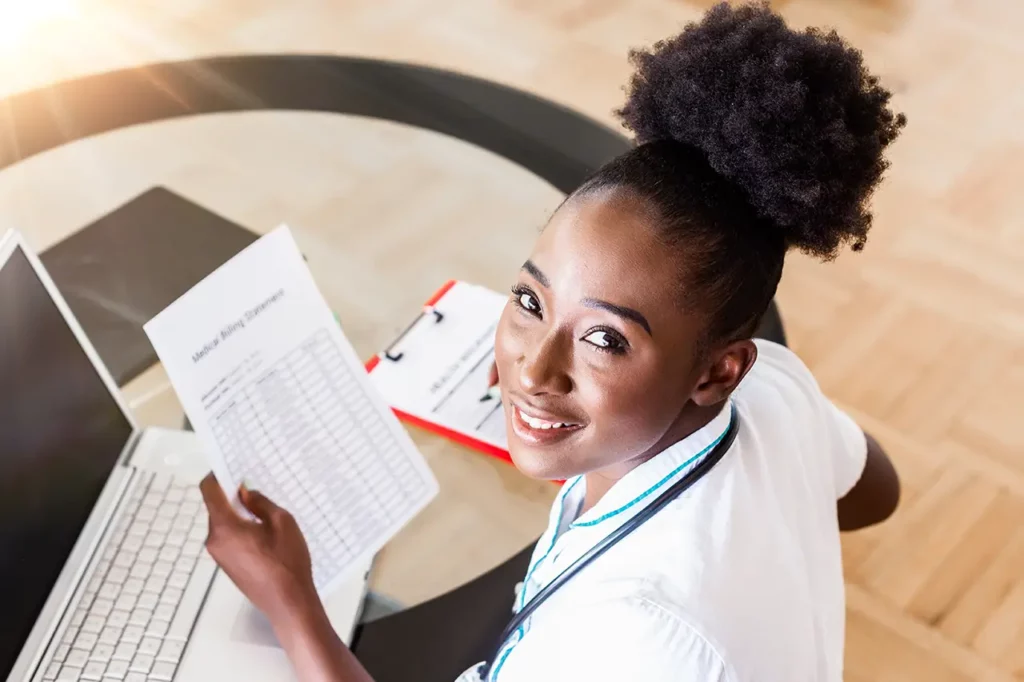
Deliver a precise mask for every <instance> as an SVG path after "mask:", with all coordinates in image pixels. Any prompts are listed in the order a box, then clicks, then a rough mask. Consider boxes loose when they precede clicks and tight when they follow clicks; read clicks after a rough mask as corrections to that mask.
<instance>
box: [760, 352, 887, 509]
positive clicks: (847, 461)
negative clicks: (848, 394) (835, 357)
mask: <svg viewBox="0 0 1024 682" xmlns="http://www.w3.org/2000/svg"><path fill="white" fill-rule="evenodd" d="M757 350H758V362H759V363H760V362H765V363H767V364H769V365H771V366H772V368H774V369H775V370H776V371H778V372H781V373H782V374H783V375H785V377H787V378H788V379H790V380H791V381H793V382H794V383H795V384H796V385H797V386H799V388H800V390H801V393H802V394H804V395H805V396H807V397H808V398H809V400H810V404H809V408H810V414H809V415H808V419H814V420H816V421H818V422H819V423H818V424H816V425H815V426H817V427H818V428H820V429H824V439H825V442H826V446H827V448H828V451H829V452H828V454H829V455H830V461H831V464H832V474H833V483H834V485H835V495H836V499H837V500H838V499H840V498H842V497H843V496H845V495H846V493H848V492H850V490H851V489H852V488H853V486H855V485H856V484H857V481H859V480H860V477H861V474H863V473H864V465H865V464H866V463H867V454H868V443H867V438H866V437H865V436H864V431H863V430H862V429H861V428H860V426H858V425H857V423H856V422H854V421H853V419H852V418H850V416H849V415H848V414H846V413H845V412H843V411H842V410H840V409H839V408H838V407H836V406H835V404H833V403H832V401H831V400H829V399H828V398H827V397H826V396H825V394H824V393H822V391H821V388H820V387H819V386H818V382H817V381H816V380H815V378H814V375H813V374H811V370H810V369H808V368H807V365H805V364H804V362H803V360H801V359H800V358H799V357H798V356H797V355H796V353H794V352H793V351H791V350H789V349H788V348H785V347H784V346H780V345H778V344H776V343H772V342H770V341H763V340H758V341H757Z"/></svg>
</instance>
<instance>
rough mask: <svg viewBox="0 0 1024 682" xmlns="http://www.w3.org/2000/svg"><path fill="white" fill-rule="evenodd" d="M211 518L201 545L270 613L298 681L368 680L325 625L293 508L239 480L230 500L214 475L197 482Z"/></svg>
mask: <svg viewBox="0 0 1024 682" xmlns="http://www.w3.org/2000/svg"><path fill="white" fill-rule="evenodd" d="M200 489H201V490H202V493H203V500H204V501H205V502H206V508H207V511H208V512H209V518H210V533H209V536H208V537H207V540H206V548H207V550H208V551H209V552H210V556H212V557H213V558H214V560H215V561H216V562H217V564H218V565H219V566H220V567H221V569H222V570H223V571H224V572H225V573H226V574H227V576H228V577H229V578H231V580H232V582H234V583H235V585H237V586H238V589H239V590H241V591H242V593H243V594H244V595H245V596H246V597H248V598H249V600H250V601H251V602H252V603H253V604H254V605H255V606H256V608H258V609H259V610H260V611H262V612H263V613H264V614H265V615H266V616H267V618H268V619H269V620H270V623H271V625H272V626H273V628H274V633H275V634H276V635H277V639H278V641H279V642H280V643H281V646H283V647H284V650H285V653H287V654H288V658H289V659H290V660H291V662H292V665H293V666H294V667H295V671H296V674H297V675H298V678H299V679H300V680H302V682H373V679H372V678H371V677H370V675H369V673H367V672H366V669H365V668H363V666H362V665H361V664H360V663H359V661H358V660H356V657H355V656H353V655H352V652H351V651H349V650H348V647H346V646H345V644H344V643H343V642H342V641H341V639H340V638H339V637H338V635H337V633H335V632H334V628H333V627H331V623H330V620H329V619H328V618H327V612H326V611H325V610H324V607H323V604H322V603H321V602H320V598H319V596H317V593H316V588H315V586H314V584H313V569H312V566H311V562H310V557H309V548H308V547H307V546H306V540H305V538H303V537H302V531H300V530H299V526H298V524H297V523H296V522H295V519H294V518H292V515H291V514H289V513H288V512H287V511H285V510H284V509H281V508H280V507H278V506H277V505H276V504H274V503H273V502H271V501H270V500H268V499H267V498H266V497H264V496H263V495H261V494H260V493H258V492H255V491H250V490H247V489H246V488H244V487H243V488H242V489H241V490H240V491H239V497H240V499H241V501H242V504H244V505H245V506H246V508H247V509H248V510H249V511H251V512H252V513H253V515H255V516H256V518H257V519H258V520H257V521H251V520H249V519H244V518H242V517H241V516H239V514H238V513H237V512H236V511H235V510H234V508H232V506H231V503H230V502H229V501H228V499H227V496H226V495H225V494H224V491H223V490H222V489H221V487H220V484H219V483H217V480H216V479H215V478H214V477H213V475H212V474H211V475H209V476H207V477H206V478H205V479H203V482H202V483H201V484H200Z"/></svg>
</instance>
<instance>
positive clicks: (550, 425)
mask: <svg viewBox="0 0 1024 682" xmlns="http://www.w3.org/2000/svg"><path fill="white" fill-rule="evenodd" d="M516 409H518V408H516ZM519 416H520V417H522V419H523V421H524V422H526V425H527V426H529V427H530V428H531V429H564V428H568V427H570V426H576V424H569V423H567V422H549V421H545V420H543V419H538V418H536V417H531V416H530V415H528V414H526V413H525V412H523V411H522V410H519Z"/></svg>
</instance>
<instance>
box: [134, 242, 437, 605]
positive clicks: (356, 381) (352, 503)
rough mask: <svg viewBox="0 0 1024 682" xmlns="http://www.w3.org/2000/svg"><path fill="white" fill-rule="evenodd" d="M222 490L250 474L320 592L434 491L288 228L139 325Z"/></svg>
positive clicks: (346, 574) (232, 490)
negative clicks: (302, 546)
mask: <svg viewBox="0 0 1024 682" xmlns="http://www.w3.org/2000/svg"><path fill="white" fill-rule="evenodd" d="M145 330H146V333H147V335H148V336H149V339H150V341H151V342H152V344H153V347H154V348H155V349H156V352H157V355H158V356H159V357H160V360H161V362H162V363H163V366H164V368H165V369H166V371H167V375H168V376H169V377H170V380H171V383H172V384H173V385H174V388H175V390H176V391H177V393H178V397H179V398H180V399H181V403H182V405H183V406H184V408H185V412H186V413H187V415H188V417H189V420H190V421H191V423H192V426H193V428H194V429H195V431H196V433H197V434H198V435H199V437H200V438H201V439H202V442H203V444H204V446H205V448H206V450H207V453H208V455H209V457H210V461H211V465H212V469H213V472H214V474H215V475H216V476H217V480H218V481H219V482H220V483H221V485H222V486H223V487H224V489H225V490H226V491H228V494H229V497H232V498H234V497H235V495H236V491H237V490H238V486H239V485H240V484H241V483H242V482H245V483H246V484H247V485H248V486H250V487H251V488H253V489H256V490H259V491H260V492H262V493H263V494H265V495H267V497H269V498H270V499H271V500H273V501H274V502H275V503H277V504H278V505H280V506H282V507H284V508H285V509H287V510H288V511H290V512H291V513H292V514H293V515H294V516H295V519H296V521H297V522H298V524H299V527H300V528H301V529H302V531H303V534H304V535H305V537H306V540H307V542H308V543H309V549H310V553H311V555H312V558H313V578H314V581H315V583H316V586H317V589H318V591H319V592H320V594H321V596H327V595H328V593H330V592H331V591H332V590H333V588H334V587H336V586H338V585H340V584H342V583H344V582H345V581H346V580H349V579H351V578H352V577H353V576H352V574H351V573H350V571H351V570H354V567H358V566H365V565H366V561H367V559H369V558H370V557H372V555H373V554H375V553H376V552H377V551H378V550H380V549H381V548H382V547H383V546H384V544H385V543H387V542H388V541H389V540H390V539H391V538H392V537H393V536H394V535H395V534H396V533H397V532H398V531H399V529H400V528H401V527H402V526H404V525H405V524H406V523H407V522H408V521H409V520H410V519H411V518H412V517H413V516H415V515H416V514H417V513H418V512H419V511H420V510H421V509H423V507H425V506H426V505H427V503H428V502H429V501H430V500H431V499H432V498H433V497H434V496H435V495H436V494H437V491H438V486H437V482H436V480H435V479H434V477H433V474H432V473H431V471H430V469H429V468H428V467H427V464H426V462H425V461H424V459H423V457H422V456H421V455H420V453H419V452H418V451H417V450H416V448H415V446H414V445H413V443H412V440H411V439H410V438H409V436H408V434H407V433H406V432H405V430H404V429H403V428H402V426H401V425H400V424H399V422H398V420H397V419H396V417H395V416H394V414H393V413H392V412H391V410H390V409H389V408H388V406H387V404H386V403H385V402H384V401H383V399H382V398H381V397H380V396H379V394H378V393H377V392H376V391H375V390H374V388H373V387H372V386H371V385H370V383H369V380H368V377H367V375H366V372H365V370H364V368H363V364H362V362H361V361H360V360H359V358H358V357H357V356H356V353H355V351H354V350H353V348H352V346H351V345H350V343H349V342H348V340H347V339H346V338H345V336H344V335H343V333H342V331H341V329H340V328H339V326H338V323H337V322H336V320H335V318H334V316H333V314H332V313H331V310H330V309H329V308H328V306H327V304H326V302H325V301H324V299H323V297H322V296H321V294H320V292H319V290H318V289H317V287H316V284H315V283H314V281H313V278H312V275H311V274H310V272H309V269H308V268H307V266H306V264H305V261H304V260H303V258H302V255H301V253H300V252H299V249H298V246H297V245H296V243H295V241H294V239H293V238H292V234H291V232H290V230H289V229H288V228H287V227H280V228H278V229H277V230H275V231H274V232H271V233H270V234H267V235H266V236H264V237H262V238H261V239H259V240H258V241H256V242H255V243H253V244H252V245H251V246H249V247H248V248H247V249H245V250H244V251H242V252H241V253H240V254H238V255H237V256H235V257H234V258H233V259H231V260H230V261H228V262H227V263H226V264H224V265H223V266H221V267H220V268H219V269H218V270H217V271H215V272H214V273H212V274H211V275H210V276H208V277H207V278H206V279H204V280H203V281H202V282H200V283H199V284H197V285H196V286H195V287H194V288H193V289H192V290H190V291H189V292H188V293H186V294H185V295H184V296H182V297H181V298H180V299H178V300H177V301H175V302H174V303H172V304H171V305H170V306H169V307H168V308H167V309H166V310H164V311H163V312H161V313H160V314H159V315H157V316H156V317H155V318H153V319H152V320H151V321H150V322H149V323H148V324H146V325H145Z"/></svg>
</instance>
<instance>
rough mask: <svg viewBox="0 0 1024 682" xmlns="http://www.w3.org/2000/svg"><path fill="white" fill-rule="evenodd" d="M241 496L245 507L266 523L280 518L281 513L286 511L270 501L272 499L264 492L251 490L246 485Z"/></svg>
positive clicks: (241, 491)
mask: <svg viewBox="0 0 1024 682" xmlns="http://www.w3.org/2000/svg"><path fill="white" fill-rule="evenodd" d="M239 497H240V498H241V500H242V504H244V505H245V508H246V509H248V510H249V511H251V512H252V513H253V514H255V515H256V518H258V519H259V520H260V521H262V522H264V523H270V522H271V521H273V520H274V519H276V518H280V517H281V515H283V514H285V513H286V512H285V511H284V509H282V508H281V507H278V506H277V505H276V504H274V503H273V502H271V501H270V499H269V498H268V497H267V496H266V495H264V494H263V493H261V492H259V491H256V490H249V489H248V488H246V487H245V486H244V485H243V486H242V488H241V490H240V494H239Z"/></svg>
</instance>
